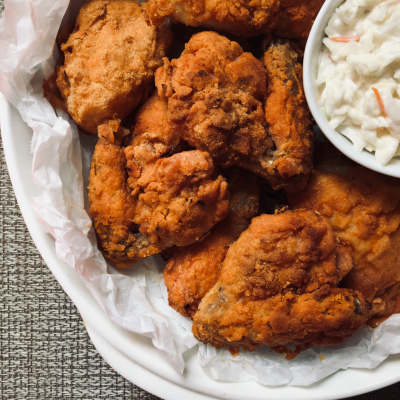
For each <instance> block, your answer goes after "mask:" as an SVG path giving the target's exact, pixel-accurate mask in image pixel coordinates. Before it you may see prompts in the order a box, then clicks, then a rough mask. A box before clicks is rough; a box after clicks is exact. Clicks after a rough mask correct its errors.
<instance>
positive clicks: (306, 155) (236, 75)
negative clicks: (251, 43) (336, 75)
mask: <svg viewBox="0 0 400 400" xmlns="http://www.w3.org/2000/svg"><path fill="white" fill-rule="evenodd" d="M283 48H284V49H285V50H286V51H283V50H282V51H281V48H279V50H280V51H277V52H276V53H277V55H276V56H274V57H268V55H266V57H265V60H266V64H267V65H268V68H269V69H270V70H271V74H272V77H273V81H272V82H273V86H272V87H271V88H270V90H271V92H272V95H274V97H273V99H272V100H271V102H270V103H269V104H268V105H267V117H268V118H270V119H271V121H272V125H271V133H272V136H271V135H270V132H269V127H268V123H267V120H266V117H265V114H264V106H265V102H266V99H267V93H268V92H267V79H266V70H265V68H264V67H263V65H262V62H261V61H259V60H257V59H256V58H254V57H253V56H252V55H251V54H250V53H244V52H243V50H242V49H241V47H240V46H239V45H238V44H237V43H236V42H233V41H230V40H228V39H227V38H226V37H223V36H221V35H219V34H217V33H215V32H201V33H198V34H196V35H193V36H192V38H191V40H190V41H189V43H188V44H187V45H186V48H185V51H184V52H183V53H182V55H181V57H180V58H179V59H176V60H172V61H171V62H169V61H168V60H167V59H164V67H162V68H159V69H158V70H157V72H156V86H157V88H158V93H159V95H160V97H162V98H166V99H167V101H168V115H169V119H170V122H171V124H172V126H173V128H174V129H175V130H176V132H178V134H179V135H180V136H181V137H182V138H183V139H185V140H186V141H187V142H188V143H189V144H190V145H191V146H193V147H195V148H197V149H200V150H203V151H208V152H209V153H210V154H211V156H212V157H213V158H214V160H215V162H216V163H217V164H219V165H222V166H224V167H228V166H232V165H236V166H239V167H242V168H245V169H248V170H250V171H252V172H254V173H256V174H257V175H260V176H262V177H263V178H265V179H267V180H268V181H269V182H270V183H271V185H272V186H273V187H274V188H275V189H280V188H285V189H286V190H288V191H296V190H299V189H300V188H301V187H302V185H304V184H305V181H306V177H307V173H308V170H309V168H310V153H311V142H312V134H311V131H310V130H309V127H308V125H309V123H310V121H309V119H308V114H307V112H306V109H305V103H304V95H303V92H302V89H301V83H300V80H301V76H300V77H298V76H297V75H296V74H297V73H301V67H300V68H298V66H297V64H296V59H295V57H297V55H296V56H295V53H294V52H293V51H290V50H289V48H288V47H287V46H283ZM280 55H281V58H279V57H280ZM287 64H288V65H287ZM294 76H295V78H294ZM278 81H279V82H278ZM279 85H280V86H281V87H282V88H283V89H282V88H280V87H279ZM286 88H290V90H289V91H288V90H287V89H286ZM278 91H280V93H278V94H277V92H278ZM282 93H283V95H282ZM297 108H300V109H301V110H300V111H297ZM274 111H275V112H276V111H277V112H278V113H279V114H278V115H277V116H276V115H275V116H273V113H274ZM280 117H282V122H281V123H279V122H277V121H276V119H277V118H280ZM274 139H275V140H277V144H276V149H277V151H276V152H275V151H274V149H273V148H274V146H275V144H274V141H273V140H274ZM285 140H286V141H287V143H285ZM275 153H276V154H275ZM275 163H277V164H276V165H275ZM279 171H282V173H283V174H282V175H280V173H279ZM297 174H300V175H301V177H298V176H297Z"/></svg>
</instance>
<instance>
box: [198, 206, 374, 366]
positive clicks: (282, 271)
mask: <svg viewBox="0 0 400 400" xmlns="http://www.w3.org/2000/svg"><path fill="white" fill-rule="evenodd" d="M337 249H338V246H337V243H336V237H335V234H334V232H333V230H332V228H331V227H330V225H329V223H328V221H327V219H326V218H324V217H321V216H318V215H316V214H315V213H314V212H310V211H296V212H291V211H288V212H285V213H282V214H275V215H262V216H261V217H257V218H254V219H253V221H252V223H251V225H250V227H249V229H248V230H246V231H245V232H243V233H242V234H241V235H240V238H239V240H238V241H237V242H235V243H234V244H233V245H232V246H231V247H230V249H229V251H228V254H227V256H226V259H225V261H224V264H223V268H222V272H221V276H220V278H219V280H218V282H217V283H216V284H215V286H214V287H213V288H212V289H211V291H210V292H208V294H207V295H206V296H205V297H204V298H203V300H202V301H201V303H200V305H199V310H198V312H197V313H196V314H195V315H194V318H193V333H194V335H195V337H196V338H197V339H199V340H201V341H202V342H203V343H209V344H211V345H213V346H215V347H217V348H221V347H225V348H228V349H229V350H230V351H231V352H233V353H236V352H238V351H239V348H240V347H242V348H243V349H244V350H250V351H251V350H254V349H256V348H257V347H259V346H264V345H268V346H278V348H277V349H278V350H282V347H281V346H286V345H287V344H289V343H294V344H295V345H297V346H299V347H298V348H297V352H298V351H299V350H301V349H304V348H306V347H309V346H312V345H316V344H318V345H332V344H338V343H343V342H344V341H345V338H346V337H349V336H351V335H352V334H353V333H354V332H355V331H356V330H358V329H360V328H361V327H362V326H364V325H365V323H366V321H367V318H368V315H369V307H368V305H367V303H366V301H365V299H364V297H363V295H362V294H361V293H359V292H357V291H353V290H351V289H339V288H337V287H336V285H337V283H338V281H339V279H340V273H339V270H340V268H338V263H341V262H343V261H344V260H343V259H341V257H337ZM342 256H344V257H345V258H346V260H345V263H346V264H348V263H349V262H350V263H351V258H350V253H348V252H345V253H343V254H342ZM286 351H287V352H288V357H289V358H290V357H293V356H294V355H296V354H297V352H295V353H294V354H293V353H291V352H290V351H288V350H286Z"/></svg>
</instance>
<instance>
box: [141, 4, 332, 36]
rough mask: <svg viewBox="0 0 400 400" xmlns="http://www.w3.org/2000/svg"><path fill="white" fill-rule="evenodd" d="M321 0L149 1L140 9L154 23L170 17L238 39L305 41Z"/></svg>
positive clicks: (176, 20) (320, 5)
mask: <svg viewBox="0 0 400 400" xmlns="http://www.w3.org/2000/svg"><path fill="white" fill-rule="evenodd" d="M324 1H325V0H309V1H305V0H298V1H294V0H266V1H260V0H256V1H251V2H250V1H246V0H179V1H178V0H149V1H148V3H145V4H144V7H145V9H146V11H147V17H148V18H149V19H150V20H152V21H154V22H155V23H161V22H162V21H164V20H165V18H170V19H172V20H173V21H175V22H182V23H183V24H186V25H191V26H204V27H206V28H208V29H212V30H214V29H215V30H216V31H221V32H227V33H231V34H233V35H238V36H245V37H250V36H257V35H259V34H260V33H272V32H274V31H275V32H278V33H279V32H281V33H285V35H288V34H289V35H290V34H292V36H294V37H299V38H302V39H306V38H307V37H308V34H309V33H310V30H311V27H312V24H313V22H314V19H315V18H316V16H317V14H318V12H319V10H320V8H321V7H322V5H323V3H324ZM287 31H289V32H287Z"/></svg>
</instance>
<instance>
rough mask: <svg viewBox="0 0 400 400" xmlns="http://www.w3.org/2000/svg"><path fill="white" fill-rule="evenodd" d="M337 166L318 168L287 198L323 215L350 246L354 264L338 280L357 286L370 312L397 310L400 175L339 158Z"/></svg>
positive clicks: (399, 297)
mask: <svg viewBox="0 0 400 400" xmlns="http://www.w3.org/2000/svg"><path fill="white" fill-rule="evenodd" d="M327 169H328V170H332V169H333V168H332V167H331V166H328V168H327ZM339 171H340V172H341V173H333V172H328V171H326V170H322V169H316V170H315V172H314V174H313V175H312V177H311V179H310V182H309V184H308V186H307V187H306V189H304V190H303V191H301V192H299V193H296V195H289V202H290V204H291V205H292V206H293V207H295V208H301V209H307V210H313V211H316V212H318V213H320V214H321V215H323V216H325V217H327V218H328V220H329V223H330V224H331V226H332V228H333V230H334V232H335V234H336V236H337V237H338V239H339V240H340V242H342V243H346V244H348V245H349V246H350V247H351V248H352V249H353V260H354V267H353V268H352V270H351V271H350V272H349V273H348V275H347V276H346V277H345V278H344V280H343V282H342V285H344V286H345V287H348V288H350V289H354V290H358V291H360V292H361V293H362V294H363V295H364V296H365V298H366V299H367V300H368V301H369V302H370V303H371V304H372V311H373V312H372V315H373V316H374V317H383V316H389V315H391V314H392V313H394V312H400V253H399V250H398V249H399V247H400V229H399V226H400V180H398V179H395V178H391V177H388V176H386V175H382V174H378V173H376V172H373V171H371V170H368V169H366V168H363V167H361V166H357V165H354V164H353V165H352V163H351V162H347V163H346V162H340V168H339Z"/></svg>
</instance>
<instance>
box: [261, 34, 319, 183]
mask: <svg viewBox="0 0 400 400" xmlns="http://www.w3.org/2000/svg"><path fill="white" fill-rule="evenodd" d="M263 46H264V49H265V53H264V58H263V61H264V64H265V66H266V68H267V71H268V78H269V82H268V92H269V94H268V100H267V104H266V107H265V117H266V120H267V122H268V124H269V134H270V135H271V138H272V140H273V142H274V144H275V146H276V150H275V151H274V153H273V158H272V160H271V161H272V162H273V165H274V167H275V170H276V172H277V174H276V183H275V184H274V185H273V186H275V187H276V186H279V183H280V182H282V178H286V179H287V178H290V177H292V179H291V180H289V181H288V182H290V183H286V184H285V183H283V184H282V183H281V186H282V187H284V188H285V186H288V185H289V189H290V190H289V191H297V190H298V189H301V188H303V187H304V186H305V185H306V182H307V180H308V178H309V172H310V171H311V169H312V159H311V158H312V157H311V156H312V144H313V140H314V133H313V131H312V130H311V120H310V112H309V110H308V107H307V103H306V99H305V95H304V91H303V84H302V80H303V68H302V66H301V64H300V63H298V62H297V58H298V55H297V53H296V52H295V51H294V50H293V49H292V47H291V46H290V44H289V42H287V41H284V40H282V39H279V40H277V39H268V40H266V41H264V43H263ZM272 179H273V178H272V177H271V178H270V180H272Z"/></svg>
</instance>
